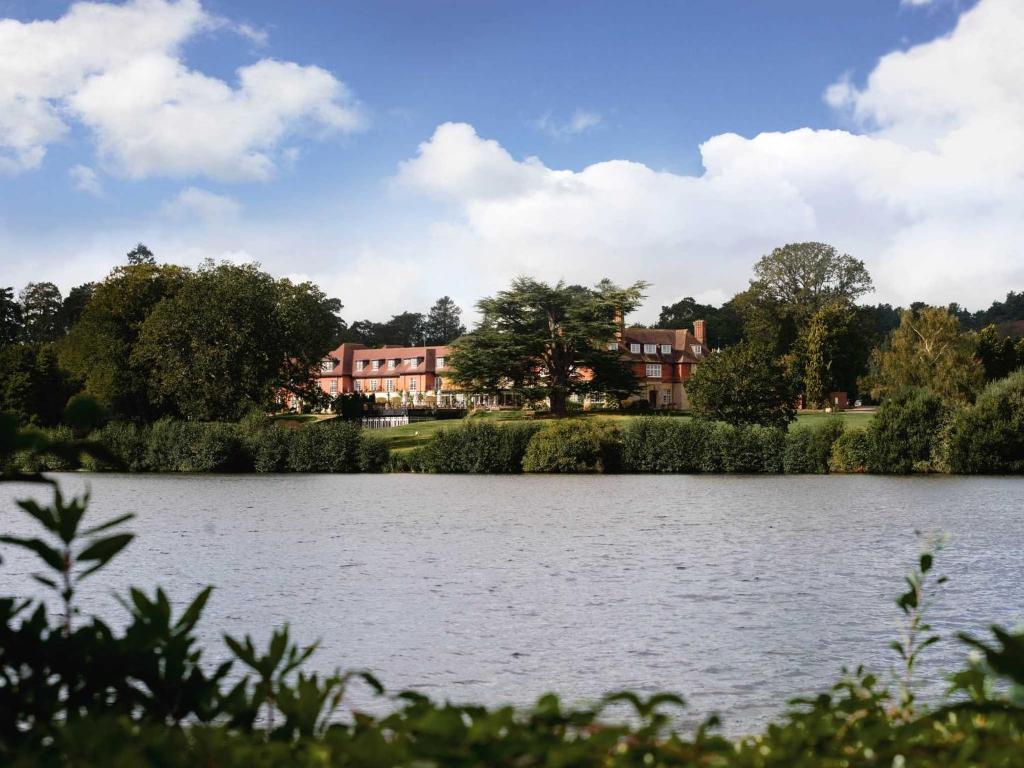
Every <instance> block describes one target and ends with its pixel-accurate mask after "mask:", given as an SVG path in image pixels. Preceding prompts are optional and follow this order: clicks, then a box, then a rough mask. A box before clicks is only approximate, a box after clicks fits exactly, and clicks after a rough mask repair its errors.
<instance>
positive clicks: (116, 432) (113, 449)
mask: <svg viewBox="0 0 1024 768" xmlns="http://www.w3.org/2000/svg"><path fill="white" fill-rule="evenodd" d="M149 432H150V427H149V426H147V425H144V424H136V423H135V422H131V421H112V422H110V423H109V424H106V425H104V426H103V427H102V428H101V429H99V430H97V431H95V432H93V434H92V436H91V439H92V440H93V441H94V442H95V443H97V444H99V445H101V446H103V447H104V448H105V449H106V451H107V454H108V455H109V457H110V460H103V459H95V458H90V459H87V460H86V462H85V467H86V469H92V470H95V471H111V470H125V471H128V472H145V471H146V470H147V469H148V468H149V463H148V461H147V456H146V449H147V446H148V444H149Z"/></svg>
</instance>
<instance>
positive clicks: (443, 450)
mask: <svg viewBox="0 0 1024 768" xmlns="http://www.w3.org/2000/svg"><path fill="white" fill-rule="evenodd" d="M539 429H540V425H539V424H536V423H531V422H526V423H522V424H507V425H504V426H497V425H496V424H491V423H488V422H486V421H472V420H467V421H465V422H464V423H463V424H462V425H460V426H458V427H452V428H450V429H441V430H438V432H437V433H436V434H435V435H434V437H433V438H432V439H431V440H430V442H429V443H427V444H426V445H424V446H423V447H422V448H419V449H418V450H417V451H416V455H415V456H414V457H411V458H410V460H409V461H410V465H411V466H412V468H414V469H416V470H417V471H421V472H434V473H439V474H465V473H471V474H516V473H519V472H522V471H523V457H524V456H525V455H526V449H527V446H528V445H529V443H530V439H531V438H532V437H533V435H534V434H535V433H536V432H537V431H538V430H539Z"/></svg>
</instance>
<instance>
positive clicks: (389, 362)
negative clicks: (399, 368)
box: [388, 358, 398, 371]
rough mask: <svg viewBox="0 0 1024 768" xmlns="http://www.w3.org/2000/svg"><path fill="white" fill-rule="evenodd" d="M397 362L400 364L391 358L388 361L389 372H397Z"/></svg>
mask: <svg viewBox="0 0 1024 768" xmlns="http://www.w3.org/2000/svg"><path fill="white" fill-rule="evenodd" d="M397 362H398V361H397V360H395V359H394V358H389V359H388V370H389V371H393V370H395V363H397Z"/></svg>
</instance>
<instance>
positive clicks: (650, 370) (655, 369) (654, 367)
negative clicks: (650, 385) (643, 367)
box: [647, 363, 661, 379]
mask: <svg viewBox="0 0 1024 768" xmlns="http://www.w3.org/2000/svg"><path fill="white" fill-rule="evenodd" d="M647 378H648V379H660V378H661V363H648V364H647Z"/></svg>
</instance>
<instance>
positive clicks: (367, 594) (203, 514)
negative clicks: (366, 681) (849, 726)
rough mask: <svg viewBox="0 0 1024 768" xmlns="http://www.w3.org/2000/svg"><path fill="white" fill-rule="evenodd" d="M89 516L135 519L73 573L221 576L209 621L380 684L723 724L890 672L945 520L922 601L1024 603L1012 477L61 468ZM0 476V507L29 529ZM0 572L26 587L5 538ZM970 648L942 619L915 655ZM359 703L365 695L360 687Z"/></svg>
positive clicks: (121, 580) (179, 595)
mask: <svg viewBox="0 0 1024 768" xmlns="http://www.w3.org/2000/svg"><path fill="white" fill-rule="evenodd" d="M61 480H62V482H63V483H64V486H65V489H66V491H70V490H73V489H77V490H81V489H83V488H84V487H85V486H86V485H88V486H89V487H91V489H92V498H93V504H92V510H93V512H92V514H93V515H94V522H98V521H99V519H100V518H101V517H102V519H106V518H108V517H112V516H114V515H118V514H121V513H123V512H128V511H132V512H136V513H137V514H138V519H137V520H136V521H135V522H134V523H133V528H134V530H136V531H137V532H138V533H139V535H140V538H139V540H138V541H137V542H136V543H135V544H133V545H132V546H131V547H130V548H129V549H128V550H127V551H126V552H125V553H124V554H123V555H122V556H121V557H119V558H118V559H117V560H116V561H115V562H114V563H113V564H112V565H111V566H110V567H109V569H108V570H107V571H105V572H102V573H101V574H99V575H97V576H96V577H94V580H93V581H92V583H91V584H90V583H89V582H86V585H88V589H87V590H86V591H85V593H84V594H83V600H84V603H85V605H86V606H87V607H88V608H90V609H99V610H102V611H105V612H106V615H112V616H122V615H123V611H122V609H120V608H119V607H117V605H116V603H115V601H114V600H113V598H112V596H111V593H112V591H113V590H114V589H119V590H123V588H124V587H125V586H126V585H127V584H133V585H138V586H143V587H146V588H151V587H152V586H153V585H156V584H161V585H163V586H164V587H165V588H166V589H167V590H168V591H169V593H170V594H171V596H172V598H173V599H174V600H176V601H181V602H183V601H185V600H186V599H188V598H189V597H190V596H192V595H193V594H194V593H196V592H197V591H198V590H199V589H201V588H202V587H204V586H205V585H207V584H214V585H216V587H217V588H216V590H215V592H214V596H213V598H212V599H211V602H210V605H209V607H208V609H207V612H206V616H205V619H204V621H203V624H202V627H203V634H204V638H206V639H207V640H208V641H209V643H210V644H211V646H212V647H213V649H214V650H215V651H216V653H218V654H219V653H221V652H222V650H221V649H222V647H223V646H222V644H221V643H220V640H219V638H220V635H221V634H222V633H224V632H228V633H232V634H243V633H246V632H249V633H252V634H254V635H255V636H256V637H257V638H260V639H261V640H262V639H265V638H266V636H267V634H268V632H269V628H270V627H272V626H276V625H279V624H281V623H283V622H285V621H288V622H290V623H291V625H292V627H293V630H294V631H295V633H296V635H297V636H298V637H300V638H303V639H306V640H314V639H317V638H319V639H320V640H321V650H320V652H319V653H318V654H317V656H316V657H314V659H315V664H314V666H317V667H319V668H322V669H325V670H326V669H330V668H333V667H334V666H335V665H339V666H342V667H346V668H347V667H362V668H369V669H371V670H374V671H375V672H377V673H378V675H379V676H380V677H381V679H382V680H383V681H384V682H385V684H386V685H387V686H388V687H389V688H395V689H398V688H404V687H412V688H416V689H419V690H421V691H423V692H424V693H427V694H430V695H433V696H436V697H441V698H445V697H447V698H451V699H454V700H460V701H482V702H486V703H495V704H496V703H506V702H511V703H516V704H525V703H528V702H530V701H532V700H533V699H534V698H536V697H537V696H538V695H539V694H540V693H542V692H544V691H547V690H550V689H556V690H558V691H560V692H561V693H562V694H563V695H565V696H566V697H568V698H569V699H574V700H583V699H588V698H593V697H596V696H598V695H600V694H602V693H604V692H607V691H609V690H613V689H618V688H623V687H629V688H636V689H645V690H654V689H670V690H676V691H679V692H681V693H683V694H684V695H685V696H686V698H687V699H688V701H689V702H690V703H691V705H692V710H693V711H694V712H695V713H700V714H706V713H708V712H710V711H712V710H716V711H718V712H720V713H721V714H722V715H723V716H724V718H725V720H726V724H727V727H728V729H729V730H730V731H733V732H735V731H742V730H747V729H750V728H753V727H756V726H757V724H759V723H761V722H763V721H764V720H765V719H767V718H770V717H774V716H777V715H778V714H779V713H780V712H781V711H782V709H783V707H784V705H785V701H786V699H788V698H790V697H791V696H794V695H798V694H803V693H810V692H815V691H818V690H820V689H822V688H823V687H824V686H826V685H828V684H830V683H831V682H833V681H834V680H835V679H836V677H837V675H838V673H839V671H840V668H841V667H842V666H844V665H856V664H858V663H865V664H867V665H869V666H870V667H872V668H874V669H875V670H877V671H880V672H882V673H887V671H888V670H889V669H890V667H891V664H892V658H891V656H892V654H891V652H890V651H887V649H886V646H887V643H888V641H889V640H890V639H892V638H893V637H894V635H895V633H896V631H897V627H898V624H897V622H898V613H897V611H896V609H895V607H894V606H893V605H892V598H893V597H894V596H895V595H896V594H897V593H898V591H899V590H900V588H901V582H902V575H903V573H904V572H905V571H906V570H907V568H908V567H909V565H910V564H911V563H912V561H913V559H914V557H915V556H916V554H917V552H918V548H919V541H918V538H917V537H916V536H915V533H914V532H915V530H919V531H925V532H931V531H945V532H948V533H949V534H950V542H949V544H948V546H947V548H946V550H945V551H944V552H943V553H942V555H941V556H940V557H939V560H938V562H939V570H940V571H941V572H942V573H944V574H947V575H948V576H950V579H951V581H950V584H949V586H948V587H947V588H946V589H945V591H944V593H943V594H942V595H941V597H940V599H939V600H938V601H937V604H936V606H935V609H934V613H933V618H934V624H935V625H936V627H937V628H938V629H939V630H940V631H942V632H943V633H944V634H946V635H947V636H951V635H952V634H953V633H954V632H956V631H959V630H970V631H975V632H981V631H983V630H984V627H985V626H986V625H987V624H988V623H989V622H992V621H995V622H1001V623H1004V624H1014V623H1016V622H1017V621H1019V620H1020V619H1021V618H1022V615H1024V582H1022V580H1021V577H1020V575H1021V573H1022V565H1024V551H1022V547H1021V543H1022V542H1024V480H1020V479H1009V478H950V477H934V478H933V477H919V478H884V477H839V476H835V477H782V476H780V477H737V476H731V477H730V476H715V477H700V476H664V477H661V476H659V477H653V476H635V475H633V476H620V477H615V476H596V477H588V476H574V477H557V476H536V477H529V476H527V477H480V476H476V477H474V476H424V475H353V476H342V475H281V476H254V475H247V476H167V475H163V476H161V475H151V476H146V475H120V476H119V475H91V476H87V475H63V476H61ZM29 492H32V493H37V494H38V493H40V492H41V490H40V489H39V488H38V487H34V488H26V487H25V486H10V485H9V486H6V487H0V521H2V523H0V527H3V528H4V529H6V530H8V531H11V532H27V531H29V530H31V526H30V525H29V524H28V522H26V520H24V519H23V517H24V516H23V515H21V514H18V513H16V512H15V511H14V508H13V503H12V501H11V500H12V499H13V498H14V497H16V496H22V495H25V494H26V493H29ZM4 555H5V563H4V565H3V566H2V567H0V592H2V593H5V594H7V593H12V592H13V593H19V594H28V593H34V587H33V586H32V583H31V582H30V580H29V579H28V577H27V574H28V573H29V572H30V571H31V570H33V569H34V568H35V564H34V563H33V562H32V561H31V560H30V559H29V558H28V557H26V556H20V555H17V554H16V553H14V552H13V551H10V549H9V548H7V550H5V552H4ZM963 656H964V649H963V647H962V646H961V645H960V644H958V643H957V642H956V641H954V640H950V641H948V642H944V643H942V644H940V645H939V646H937V647H936V648H934V649H932V650H931V651H930V653H929V656H928V657H927V659H926V663H925V666H924V669H923V672H924V674H925V676H926V677H930V679H931V681H932V685H931V688H930V690H931V691H932V692H934V691H936V690H939V689H941V685H940V684H939V682H938V681H937V679H936V676H935V670H936V667H937V666H945V667H946V668H949V667H950V666H951V665H952V664H954V663H958V662H959V661H960V660H961V659H962V658H963ZM356 701H357V702H358V703H361V704H365V703H367V702H366V701H365V700H364V697H362V696H357V698H356Z"/></svg>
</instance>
